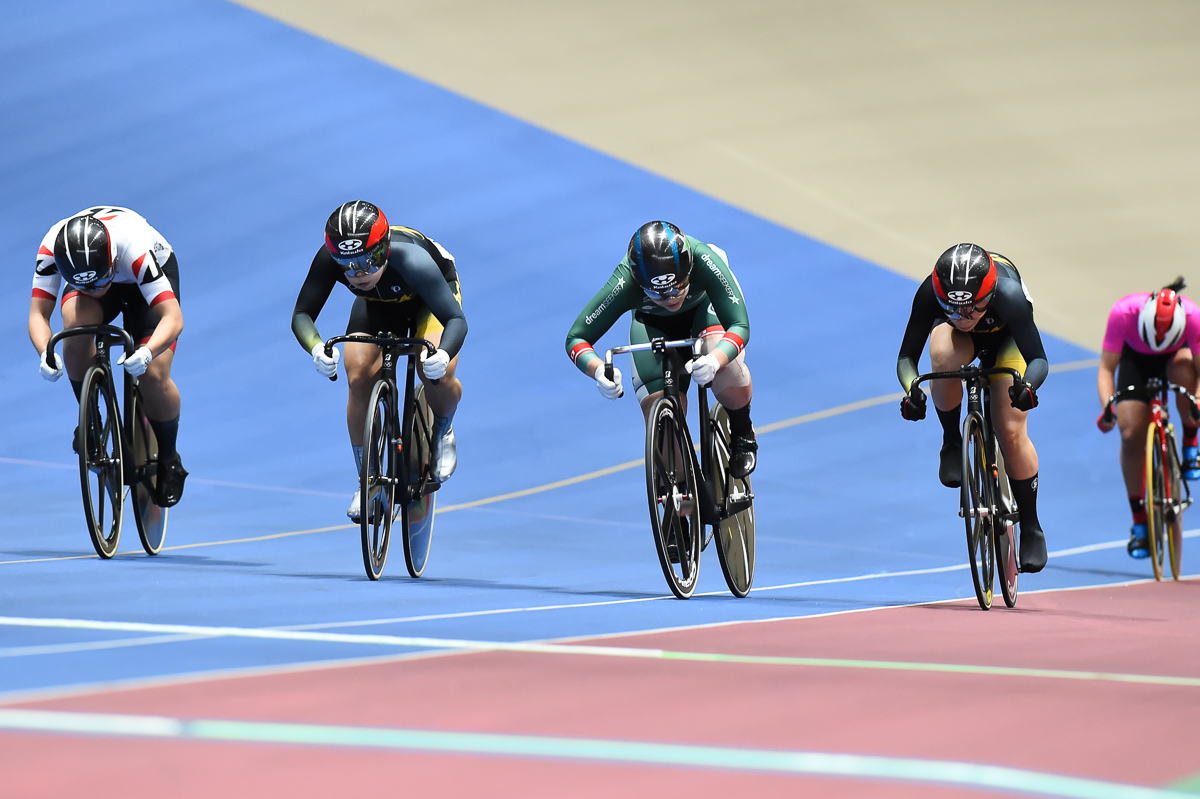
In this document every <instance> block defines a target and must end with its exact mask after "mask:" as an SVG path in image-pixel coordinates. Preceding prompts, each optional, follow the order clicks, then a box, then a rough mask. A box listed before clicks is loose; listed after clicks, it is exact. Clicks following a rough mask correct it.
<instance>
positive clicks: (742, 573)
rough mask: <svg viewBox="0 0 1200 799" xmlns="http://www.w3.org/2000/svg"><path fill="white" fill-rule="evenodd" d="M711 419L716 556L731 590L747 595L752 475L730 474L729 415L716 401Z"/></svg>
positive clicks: (751, 552) (751, 571)
mask: <svg viewBox="0 0 1200 799" xmlns="http://www.w3.org/2000/svg"><path fill="white" fill-rule="evenodd" d="M709 420H710V421H709V423H710V424H711V425H712V427H711V428H710V430H711V432H712V435H711V436H710V437H709V447H710V448H711V452H710V458H711V463H712V468H713V474H712V487H713V491H712V495H713V501H714V502H715V503H716V505H717V514H718V516H719V517H720V522H719V523H718V527H717V531H716V537H717V558H718V560H720V561H721V573H722V574H724V575H725V584H726V585H727V586H729V590H730V592H731V593H732V594H733V595H734V596H736V597H744V596H746V595H747V594H749V593H750V586H751V585H752V584H753V583H754V493H753V491H752V490H751V488H750V478H749V477H746V478H744V479H738V478H736V477H734V476H733V475H731V474H730V473H729V460H730V457H731V455H732V448H731V445H730V441H731V439H732V437H731V435H730V432H729V414H728V413H727V412H726V410H725V408H723V407H722V406H721V405H720V404H719V403H715V404H714V405H713V407H712V411H711V412H710V414H709Z"/></svg>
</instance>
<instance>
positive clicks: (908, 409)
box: [900, 386, 925, 422]
mask: <svg viewBox="0 0 1200 799" xmlns="http://www.w3.org/2000/svg"><path fill="white" fill-rule="evenodd" d="M900 415H901V416H903V417H904V418H905V419H907V420H908V421H910V422H919V421H921V420H922V419H924V418H925V392H924V391H922V390H921V389H920V387H919V386H913V388H912V391H910V392H909V393H908V394H907V395H905V397H904V398H903V399H901V400H900Z"/></svg>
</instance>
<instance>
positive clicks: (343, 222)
mask: <svg viewBox="0 0 1200 799" xmlns="http://www.w3.org/2000/svg"><path fill="white" fill-rule="evenodd" d="M391 241H392V234H391V229H390V228H389V227H388V221H387V217H386V216H384V215H383V211H380V210H379V209H378V208H377V207H376V206H374V205H372V204H371V203H368V202H363V201H362V200H351V201H350V202H348V203H342V204H341V205H340V206H338V209H337V210H336V211H334V212H333V213H332V214H330V216H329V221H328V222H326V223H325V248H326V249H328V250H329V254H330V255H332V256H333V260H335V261H337V262H338V264H340V265H341V267H342V269H344V270H346V271H347V272H366V273H371V272H375V271H377V270H378V269H380V268H381V267H382V266H383V265H384V264H386V263H387V259H388V251H389V249H390V246H391Z"/></svg>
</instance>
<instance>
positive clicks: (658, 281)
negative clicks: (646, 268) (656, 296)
mask: <svg viewBox="0 0 1200 799" xmlns="http://www.w3.org/2000/svg"><path fill="white" fill-rule="evenodd" d="M650 282H651V283H653V284H654V285H655V286H669V285H671V284H672V283H674V282H675V275H655V276H654V277H652V278H650Z"/></svg>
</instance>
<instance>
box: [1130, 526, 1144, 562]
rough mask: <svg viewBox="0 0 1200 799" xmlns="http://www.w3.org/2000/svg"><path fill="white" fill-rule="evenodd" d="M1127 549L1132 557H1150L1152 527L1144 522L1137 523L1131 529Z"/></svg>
mask: <svg viewBox="0 0 1200 799" xmlns="http://www.w3.org/2000/svg"><path fill="white" fill-rule="evenodd" d="M1125 550H1126V551H1127V552H1128V553H1129V557H1131V558H1138V559H1141V558H1148V557H1150V528H1148V527H1147V526H1146V525H1144V524H1135V525H1134V526H1133V529H1131V530H1130V531H1129V543H1128V544H1126V545H1125Z"/></svg>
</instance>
